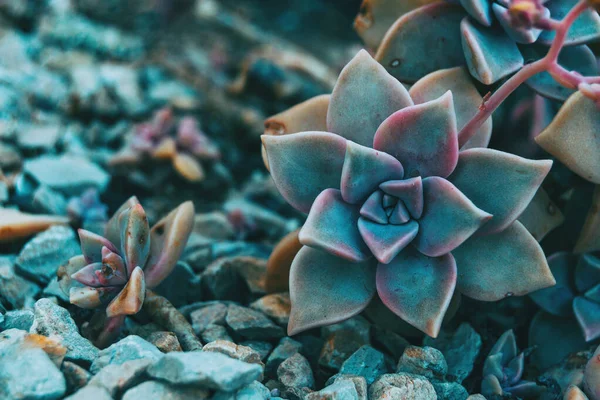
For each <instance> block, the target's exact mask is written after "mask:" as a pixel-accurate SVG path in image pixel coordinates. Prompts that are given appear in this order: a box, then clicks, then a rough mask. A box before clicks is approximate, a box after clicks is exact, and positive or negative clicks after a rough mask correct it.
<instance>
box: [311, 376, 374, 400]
mask: <svg viewBox="0 0 600 400" xmlns="http://www.w3.org/2000/svg"><path fill="white" fill-rule="evenodd" d="M306 400H366V399H365V398H361V397H359V396H358V392H357V391H356V387H355V386H354V384H353V383H352V382H351V381H339V382H336V383H334V384H332V385H329V386H327V387H325V388H323V389H321V390H320V391H318V392H314V393H310V394H308V395H307V396H306Z"/></svg>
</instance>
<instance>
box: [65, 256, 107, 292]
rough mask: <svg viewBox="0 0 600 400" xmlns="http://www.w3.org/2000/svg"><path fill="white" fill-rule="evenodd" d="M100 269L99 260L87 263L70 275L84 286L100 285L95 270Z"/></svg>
mask: <svg viewBox="0 0 600 400" xmlns="http://www.w3.org/2000/svg"><path fill="white" fill-rule="evenodd" d="M101 269H102V263H101V262H97V263H93V264H89V265H87V266H85V267H84V268H82V269H80V270H79V271H77V272H75V273H74V274H73V275H71V278H72V279H75V280H76V281H77V282H79V283H81V284H82V285H85V286H91V287H100V286H102V283H100V280H99V279H98V276H97V275H96V271H100V270H101Z"/></svg>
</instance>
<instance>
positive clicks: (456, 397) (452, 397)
mask: <svg viewBox="0 0 600 400" xmlns="http://www.w3.org/2000/svg"><path fill="white" fill-rule="evenodd" d="M432 385H433V388H434V389H435V392H436V393H437V396H438V399H439V400H466V399H467V397H469V392H467V389H465V388H464V387H463V386H462V385H461V384H460V383H458V382H432Z"/></svg>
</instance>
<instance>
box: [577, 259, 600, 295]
mask: <svg viewBox="0 0 600 400" xmlns="http://www.w3.org/2000/svg"><path fill="white" fill-rule="evenodd" d="M570 261H573V257H571V259H570ZM571 265H576V267H575V287H576V288H577V290H578V291H579V292H585V291H586V290H590V289H591V288H593V287H594V286H596V285H597V284H598V283H600V258H598V257H596V256H594V255H592V254H583V255H582V256H581V257H580V258H579V261H578V262H577V264H575V263H574V262H572V263H571Z"/></svg>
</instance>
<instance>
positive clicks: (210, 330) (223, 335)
mask: <svg viewBox="0 0 600 400" xmlns="http://www.w3.org/2000/svg"><path fill="white" fill-rule="evenodd" d="M201 338H202V341H203V342H205V343H210V342H214V341H215V340H226V341H228V342H233V339H232V338H231V336H229V333H228V332H227V329H225V327H224V326H221V325H213V324H211V325H208V326H207V327H206V329H204V331H203V332H202V335H201Z"/></svg>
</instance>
